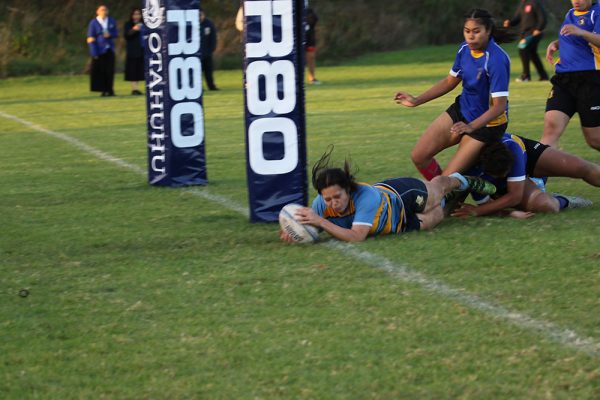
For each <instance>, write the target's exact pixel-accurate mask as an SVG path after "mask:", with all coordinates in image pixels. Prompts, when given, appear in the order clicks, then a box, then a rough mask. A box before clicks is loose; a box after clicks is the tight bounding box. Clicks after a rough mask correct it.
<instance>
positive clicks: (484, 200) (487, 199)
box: [475, 195, 490, 205]
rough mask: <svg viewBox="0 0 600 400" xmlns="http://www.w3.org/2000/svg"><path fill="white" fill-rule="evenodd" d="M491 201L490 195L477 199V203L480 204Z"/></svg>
mask: <svg viewBox="0 0 600 400" xmlns="http://www.w3.org/2000/svg"><path fill="white" fill-rule="evenodd" d="M488 201H490V195H486V196H485V197H484V198H483V199H480V200H475V204H477V205H480V204H484V203H487V202H488Z"/></svg>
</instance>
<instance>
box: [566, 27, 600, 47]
mask: <svg viewBox="0 0 600 400" xmlns="http://www.w3.org/2000/svg"><path fill="white" fill-rule="evenodd" d="M560 34H561V35H565V36H569V35H574V36H579V37H581V38H583V40H585V41H586V42H588V43H589V44H591V45H594V46H596V47H600V35H599V34H597V33H594V32H589V31H585V30H583V29H581V28H578V27H576V26H575V25H565V26H563V27H562V29H561V30H560Z"/></svg>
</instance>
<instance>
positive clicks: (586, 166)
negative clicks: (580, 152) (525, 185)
mask: <svg viewBox="0 0 600 400" xmlns="http://www.w3.org/2000/svg"><path fill="white" fill-rule="evenodd" d="M599 129H600V128H599ZM533 172H534V176H564V177H568V178H576V179H583V180H584V181H586V182H587V183H589V184H590V185H593V186H599V187H600V165H598V164H594V163H592V162H589V161H586V160H584V159H582V158H579V157H577V156H574V155H572V154H569V153H565V152H564V151H561V150H557V149H554V148H552V147H548V148H547V149H546V150H544V151H543V152H542V154H541V155H540V157H539V158H538V160H537V162H536V164H535V167H534V170H533Z"/></svg>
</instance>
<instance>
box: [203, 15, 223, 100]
mask: <svg viewBox="0 0 600 400" xmlns="http://www.w3.org/2000/svg"><path fill="white" fill-rule="evenodd" d="M200 41H201V43H200V53H201V59H202V70H203V71H204V80H205V81H206V85H207V86H208V90H219V88H217V86H216V85H215V81H214V79H213V58H212V55H213V52H214V51H215V49H216V48H217V28H215V24H213V22H212V21H211V20H210V19H208V18H206V14H205V13H204V10H203V9H200Z"/></svg>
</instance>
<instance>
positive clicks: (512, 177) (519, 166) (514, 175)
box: [465, 133, 527, 204]
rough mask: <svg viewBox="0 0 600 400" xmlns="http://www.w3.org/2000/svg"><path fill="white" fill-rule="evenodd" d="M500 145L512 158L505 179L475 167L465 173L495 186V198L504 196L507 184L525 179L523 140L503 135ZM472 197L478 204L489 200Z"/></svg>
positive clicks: (479, 195)
mask: <svg viewBox="0 0 600 400" xmlns="http://www.w3.org/2000/svg"><path fill="white" fill-rule="evenodd" d="M502 143H503V144H504V145H505V146H506V147H507V148H508V150H509V151H510V153H511V154H512V158H513V163H512V167H511V169H510V171H509V172H508V175H506V177H505V178H497V177H493V176H491V175H488V174H486V173H485V172H483V170H482V169H481V167H480V166H475V167H473V168H471V169H470V170H469V171H467V172H466V173H465V175H469V176H479V177H481V178H483V179H485V180H486V181H488V182H491V183H493V184H494V185H496V194H495V197H499V196H502V195H504V194H506V192H507V184H508V182H521V181H524V180H525V179H527V149H526V148H525V143H523V140H522V139H521V138H520V137H519V136H517V135H511V134H510V133H505V134H504V136H503V137H502ZM472 197H473V199H474V200H475V201H476V202H477V203H478V204H481V203H485V202H487V201H488V200H489V196H486V195H481V194H477V193H473V194H472Z"/></svg>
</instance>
